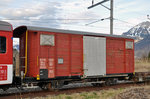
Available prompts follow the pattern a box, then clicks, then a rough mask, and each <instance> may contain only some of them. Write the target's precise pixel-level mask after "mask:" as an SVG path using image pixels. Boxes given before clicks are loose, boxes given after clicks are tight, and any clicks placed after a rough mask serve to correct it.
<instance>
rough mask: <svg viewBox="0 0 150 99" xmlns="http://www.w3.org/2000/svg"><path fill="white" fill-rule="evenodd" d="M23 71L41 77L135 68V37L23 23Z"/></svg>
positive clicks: (19, 33)
mask: <svg viewBox="0 0 150 99" xmlns="http://www.w3.org/2000/svg"><path fill="white" fill-rule="evenodd" d="M14 37H19V38H20V57H21V62H22V63H21V65H22V66H25V68H24V69H21V70H22V71H24V74H25V75H26V76H28V77H35V78H37V79H38V80H39V79H47V78H57V77H73V76H78V77H81V76H99V75H107V74H128V73H133V72H134V40H133V39H131V38H129V37H124V36H115V35H105V34H99V33H89V32H79V31H70V30H61V29H50V28H40V27H30V26H21V27H18V28H16V29H15V30H14Z"/></svg>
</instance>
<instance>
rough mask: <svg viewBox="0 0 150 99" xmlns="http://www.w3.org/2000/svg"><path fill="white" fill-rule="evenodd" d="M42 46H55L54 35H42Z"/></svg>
mask: <svg viewBox="0 0 150 99" xmlns="http://www.w3.org/2000/svg"><path fill="white" fill-rule="evenodd" d="M40 45H50V46H54V45H55V42H54V35H48V34H41V35H40Z"/></svg>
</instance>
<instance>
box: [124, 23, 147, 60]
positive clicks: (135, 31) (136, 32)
mask: <svg viewBox="0 0 150 99" xmlns="http://www.w3.org/2000/svg"><path fill="white" fill-rule="evenodd" d="M122 35H125V36H132V37H134V38H135V56H136V57H138V58H141V57H144V56H147V55H148V53H149V52H150V22H149V21H146V22H142V23H140V24H138V25H136V26H134V27H133V28H131V29H130V30H129V31H127V32H125V33H123V34H122Z"/></svg>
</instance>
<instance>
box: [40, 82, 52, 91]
mask: <svg viewBox="0 0 150 99" xmlns="http://www.w3.org/2000/svg"><path fill="white" fill-rule="evenodd" d="M38 86H39V87H40V88H41V89H43V90H50V89H51V83H39V84H38Z"/></svg>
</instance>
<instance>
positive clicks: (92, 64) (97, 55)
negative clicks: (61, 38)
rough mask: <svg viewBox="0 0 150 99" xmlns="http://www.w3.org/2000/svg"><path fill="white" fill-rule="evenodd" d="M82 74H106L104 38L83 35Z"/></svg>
mask: <svg viewBox="0 0 150 99" xmlns="http://www.w3.org/2000/svg"><path fill="white" fill-rule="evenodd" d="M83 49H84V50H83V51H84V75H85V76H99V75H105V74H106V38H103V37H92V36H84V37H83Z"/></svg>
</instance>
